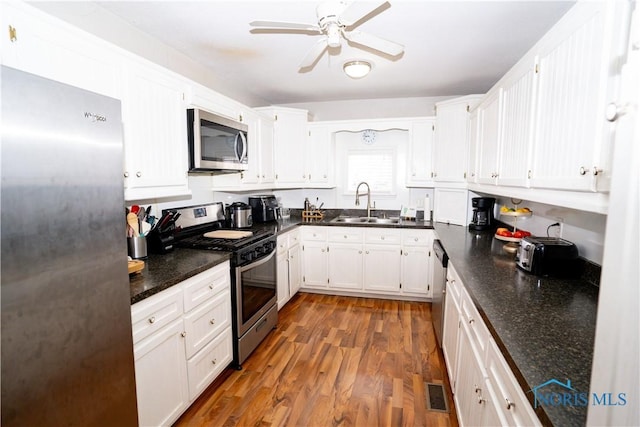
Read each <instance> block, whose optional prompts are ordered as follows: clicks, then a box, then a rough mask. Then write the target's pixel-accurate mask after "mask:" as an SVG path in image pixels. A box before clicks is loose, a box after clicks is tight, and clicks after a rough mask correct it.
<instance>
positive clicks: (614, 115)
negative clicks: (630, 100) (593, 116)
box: [604, 102, 629, 122]
mask: <svg viewBox="0 0 640 427" xmlns="http://www.w3.org/2000/svg"><path fill="white" fill-rule="evenodd" d="M628 111H629V104H624V105H618V104H616V103H615V102H612V103H610V104H609V105H607V107H606V109H605V111H604V117H605V118H606V119H607V120H608V121H610V122H615V121H616V120H618V118H620V117H621V116H624V115H625V114H627V112H628Z"/></svg>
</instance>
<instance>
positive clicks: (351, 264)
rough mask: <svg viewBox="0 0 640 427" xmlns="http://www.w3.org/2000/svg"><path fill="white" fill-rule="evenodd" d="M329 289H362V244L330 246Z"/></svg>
mask: <svg viewBox="0 0 640 427" xmlns="http://www.w3.org/2000/svg"><path fill="white" fill-rule="evenodd" d="M329 287H330V288H339V289H362V244H357V243H345V244H342V243H331V244H330V246H329Z"/></svg>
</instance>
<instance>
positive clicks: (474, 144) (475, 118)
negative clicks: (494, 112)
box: [467, 108, 481, 184]
mask: <svg viewBox="0 0 640 427" xmlns="http://www.w3.org/2000/svg"><path fill="white" fill-rule="evenodd" d="M479 116H480V114H479V113H478V109H477V108H476V109H474V110H471V112H470V113H469V132H468V134H467V140H468V141H469V142H468V145H469V149H468V152H467V153H468V154H467V182H468V183H470V184H472V183H475V182H477V181H478V177H477V175H478V156H477V152H478V138H480V131H481V127H480V125H481V123H480V118H479Z"/></svg>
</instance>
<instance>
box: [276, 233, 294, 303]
mask: <svg viewBox="0 0 640 427" xmlns="http://www.w3.org/2000/svg"><path fill="white" fill-rule="evenodd" d="M288 257H289V251H288V250H287V248H286V245H285V246H284V249H283V250H280V236H279V237H278V255H277V257H276V262H277V265H278V266H277V273H276V274H277V277H278V285H277V288H278V310H279V309H281V308H282V307H284V305H285V304H286V303H287V301H289V298H290V297H291V295H290V294H289V292H290V290H289V259H288Z"/></svg>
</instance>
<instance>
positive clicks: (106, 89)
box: [0, 2, 121, 98]
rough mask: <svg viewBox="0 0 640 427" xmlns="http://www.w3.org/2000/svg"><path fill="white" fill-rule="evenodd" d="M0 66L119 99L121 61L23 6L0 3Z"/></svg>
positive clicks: (86, 38)
mask: <svg viewBox="0 0 640 427" xmlns="http://www.w3.org/2000/svg"><path fill="white" fill-rule="evenodd" d="M0 21H1V22H2V29H3V32H2V37H1V38H0V39H1V40H2V41H1V43H0V46H1V54H0V56H1V59H2V64H3V65H6V66H9V67H13V68H16V69H18V70H22V71H26V72H28V73H32V74H36V75H38V76H42V77H46V78H48V79H51V80H56V81H59V82H62V83H66V84H69V85H72V86H76V87H79V88H81V89H85V90H89V91H92V92H96V93H99V94H102V95H106V96H110V97H113V98H120V82H119V78H120V66H121V60H120V58H119V57H118V55H117V52H116V50H114V49H113V48H112V47H111V46H109V45H108V44H107V43H105V42H103V41H102V40H100V39H98V38H97V37H94V36H91V35H89V34H86V33H84V32H81V31H80V30H78V29H77V28H74V27H72V26H71V25H69V24H66V23H64V22H62V21H59V20H56V19H55V18H52V17H50V16H48V15H46V14H44V13H42V12H40V11H38V10H35V9H31V8H30V7H29V6H27V5H26V4H22V3H10V2H0Z"/></svg>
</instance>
